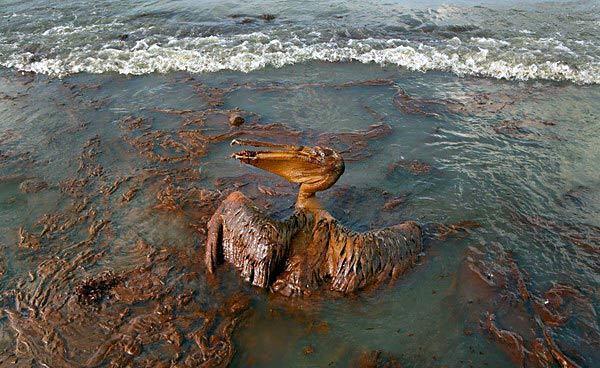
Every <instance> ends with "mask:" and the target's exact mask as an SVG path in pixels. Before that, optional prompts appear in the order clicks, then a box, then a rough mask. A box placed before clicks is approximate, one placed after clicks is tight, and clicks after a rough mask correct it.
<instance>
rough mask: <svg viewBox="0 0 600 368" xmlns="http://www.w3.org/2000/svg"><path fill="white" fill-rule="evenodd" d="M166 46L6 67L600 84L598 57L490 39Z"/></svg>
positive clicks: (244, 38) (223, 41)
mask: <svg viewBox="0 0 600 368" xmlns="http://www.w3.org/2000/svg"><path fill="white" fill-rule="evenodd" d="M56 30H57V31H61V32H62V30H59V29H56ZM162 41H163V42H157V41H156V40H155V39H147V40H146V39H143V40H138V41H136V42H135V44H132V45H129V46H128V47H125V46H124V45H123V44H122V43H119V42H117V41H115V42H112V43H109V44H106V45H104V46H103V47H102V48H100V49H94V48H93V47H91V46H89V45H88V46H80V47H75V48H73V49H71V50H69V52H68V53H63V54H60V56H53V57H43V56H42V57H40V56H38V55H34V54H32V53H30V52H24V53H12V54H11V55H9V56H8V57H6V58H4V60H2V59H0V65H2V66H4V67H8V68H15V69H17V70H19V71H27V72H35V73H41V74H47V75H50V76H53V77H64V76H66V75H69V74H75V73H82V72H87V73H120V74H130V75H141V74H148V73H167V72H172V71H188V72H191V73H207V72H216V71H221V70H233V71H241V72H251V71H253V70H258V69H262V68H266V67H275V68H280V67H283V66H286V65H292V64H296V63H303V62H310V61H325V62H361V63H374V64H380V65H396V66H399V67H403V68H407V69H409V70H414V71H422V72H425V71H431V70H435V71H446V72H452V73H455V74H457V75H459V76H464V75H473V76H482V77H491V78H498V79H510V80H532V79H544V80H554V81H570V82H574V83H578V84H600V63H598V62H596V61H595V60H591V61H590V60H588V61H587V62H581V63H579V64H573V63H571V64H570V63H568V62H565V61H562V60H556V58H549V59H544V55H545V52H546V50H542V51H540V50H531V49H529V50H523V49H522V48H515V49H511V48H510V47H509V46H510V43H509V42H507V41H503V40H495V39H490V38H472V39H471V40H470V41H471V42H470V43H469V44H465V42H464V41H463V42H460V40H458V39H451V40H448V41H447V42H446V43H440V44H437V45H433V46H432V45H426V44H423V43H415V42H411V41H409V40H405V39H363V40H353V39H350V40H346V41H344V42H341V41H335V40H330V41H327V42H322V41H320V42H315V40H311V41H310V42H308V43H307V40H306V39H305V38H304V39H303V38H298V37H294V38H288V39H287V40H281V39H278V38H273V37H272V36H271V35H267V34H264V33H262V32H255V33H251V34H243V35H237V36H234V37H218V36H210V37H196V38H184V39H176V38H169V39H168V40H162ZM542 41H546V42H542V43H545V44H548V43H549V42H547V40H542ZM553 46H556V45H553ZM559 51H560V50H559ZM568 51H569V52H570V53H571V50H568Z"/></svg>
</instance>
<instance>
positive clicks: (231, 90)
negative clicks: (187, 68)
mask: <svg viewBox="0 0 600 368" xmlns="http://www.w3.org/2000/svg"><path fill="white" fill-rule="evenodd" d="M359 75H360V79H359V78H357V76H359ZM0 77H1V80H0V125H1V128H0V129H1V133H0V177H1V179H0V206H1V211H0V227H1V229H0V230H1V231H0V234H1V235H0V246H1V247H2V254H1V255H2V256H1V260H0V272H1V273H2V279H1V284H0V285H1V287H2V299H1V300H2V307H3V310H4V313H3V318H2V319H1V320H0V331H1V333H0V351H2V353H1V354H0V361H1V362H2V364H3V365H14V366H23V367H28V366H32V365H36V364H37V365H43V364H46V365H48V366H82V365H87V366H109V365H110V364H113V365H116V366H124V365H127V364H133V365H139V366H159V364H163V365H164V366H169V365H171V364H178V365H179V366H198V365H200V364H206V365H208V366H210V365H218V364H226V363H227V362H229V361H230V360H232V365H234V366H252V365H254V366H281V365H282V364H283V363H287V364H293V365H300V366H328V365H330V366H348V365H353V364H358V363H357V362H358V361H359V360H360V358H359V356H360V354H361V353H362V352H365V351H373V350H381V351H383V352H384V353H382V354H383V355H380V356H377V357H378V358H380V360H381V359H385V358H387V357H389V356H388V354H391V355H392V356H393V357H395V358H394V359H397V360H398V361H399V362H400V363H401V364H403V365H406V366H444V365H447V366H467V365H472V366H483V365H488V366H507V365H510V364H519V362H526V364H529V365H534V366H535V365H542V366H543V364H545V363H544V362H556V361H559V360H560V359H566V360H568V361H571V362H574V363H577V364H579V365H582V366H593V362H594V361H598V359H600V357H599V356H598V351H599V350H598V346H597V345H598V341H600V340H599V339H598V334H599V330H598V326H597V316H596V312H595V310H596V308H597V305H598V297H597V295H598V278H597V275H598V271H599V270H598V264H599V258H598V249H599V248H598V247H599V246H600V217H599V215H598V214H599V213H600V192H599V188H600V185H599V184H600V176H599V174H598V162H600V151H599V149H598V147H599V146H600V142H599V141H598V139H599V138H598V137H600V134H598V133H600V126H599V125H598V119H599V117H600V109H599V107H598V105H597V101H598V100H599V98H600V90H599V89H598V88H597V86H588V87H581V86H574V85H569V84H556V83H540V82H530V83H515V82H497V81H491V80H482V79H471V78H463V79H460V78H458V77H455V76H452V75H449V74H443V73H427V74H421V73H419V74H414V73H408V72H403V71H398V70H395V69H391V68H390V69H388V68H380V67H374V66H369V65H361V64H337V65H336V64H301V65H294V66H290V67H286V68H283V69H278V70H263V71H257V72H254V73H252V74H238V73H234V72H227V73H218V74H212V75H207V76H194V77H192V76H190V75H188V74H184V73H172V74H165V75H146V76H140V77H124V76H118V75H107V74H103V75H86V74H81V75H76V76H72V77H68V78H65V79H63V80H56V79H53V80H49V79H46V78H45V77H43V76H37V75H29V74H24V75H20V74H15V73H14V72H13V71H6V70H5V71H2V74H1V76H0ZM282 80H283V81H285V82H283V83H282V82H280V81H282ZM231 115H239V116H242V117H243V118H244V121H245V122H244V124H241V125H239V126H234V125H230V123H229V122H230V117H231ZM236 137H247V138H259V139H267V140H272V141H278V142H290V143H301V144H316V143H317V142H320V143H321V144H328V145H332V146H333V147H335V148H336V149H338V150H340V151H341V152H344V155H345V156H346V158H347V163H346V165H347V166H346V173H345V174H344V175H343V176H342V177H341V179H340V181H339V182H338V183H337V184H336V185H335V186H334V187H333V188H332V189H330V190H328V191H326V192H324V193H322V197H323V202H324V203H325V204H326V207H327V208H328V209H329V210H330V211H331V213H332V214H333V215H334V216H336V217H337V218H338V219H339V220H340V221H341V222H342V223H344V224H346V225H348V226H351V227H352V228H354V229H357V230H366V229H371V228H375V227H380V226H386V225H390V224H393V223H397V222H399V221H402V220H406V219H414V220H417V221H419V222H420V223H423V224H425V225H426V227H427V228H428V229H429V232H430V233H431V235H432V239H431V240H430V241H429V246H428V248H427V250H426V255H425V256H424V257H422V258H421V264H420V265H419V266H418V267H417V268H416V269H415V270H414V271H413V272H411V273H410V274H408V275H407V276H406V277H404V278H403V279H402V280H399V281H397V282H395V283H392V284H390V285H383V286H381V287H380V288H378V289H376V290H370V291H365V292H363V293H361V294H359V295H356V296H351V297H348V298H341V297H335V296H327V297H323V298H319V297H316V298H313V299H309V300H302V299H293V300H286V299H282V298H281V297H275V296H273V295H270V294H268V293H267V292H264V291H262V290H256V289H253V288H250V287H249V286H247V285H245V284H243V283H242V282H241V281H239V280H238V277H237V275H236V274H235V272H234V271H232V270H229V269H227V267H224V269H223V270H222V271H221V272H219V273H218V275H217V276H216V278H208V277H207V276H206V275H205V272H204V264H203V262H202V257H201V254H202V253H203V247H204V240H205V227H206V221H207V219H208V218H209V217H210V215H211V214H212V212H213V211H214V209H215V208H216V206H218V204H219V203H220V201H221V200H222V199H223V198H224V196H225V195H226V194H227V193H229V192H231V191H232V190H241V191H242V192H244V193H245V194H247V195H248V196H249V197H251V198H253V199H254V200H255V201H256V202H257V203H258V204H259V205H261V206H265V207H267V208H268V210H269V211H271V212H272V213H273V214H274V215H275V216H280V217H283V216H286V215H288V214H289V213H290V211H291V206H292V204H293V201H294V193H295V188H294V187H293V186H291V185H290V184H288V183H286V182H283V181H281V180H280V179H278V178H275V177H273V176H271V175H269V174H267V173H263V172H259V171H258V170H256V169H253V168H251V167H247V166H240V165H239V164H238V163H236V162H233V161H232V160H229V159H227V157H228V155H229V153H230V151H231V150H230V148H229V146H228V142H229V140H231V139H232V138H236ZM461 221H471V222H462V225H461V224H459V225H456V226H455V227H451V226H449V227H448V226H447V227H441V226H439V225H438V224H440V223H443V224H452V223H460V222H461ZM475 223H478V224H480V225H481V227H478V228H477V227H475V226H473V225H475ZM436 234H437V235H438V236H437V237H436V236H435V235H436ZM515 341H516V342H515ZM234 351H235V353H234ZM364 358H365V357H364V356H363V361H364ZM357 359H358V360H357ZM290 362H293V363H290Z"/></svg>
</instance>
